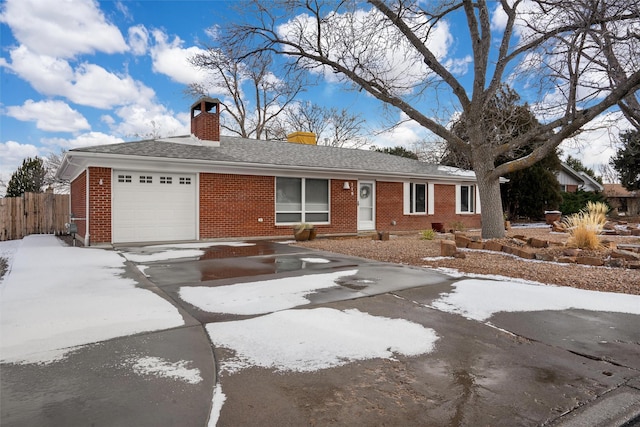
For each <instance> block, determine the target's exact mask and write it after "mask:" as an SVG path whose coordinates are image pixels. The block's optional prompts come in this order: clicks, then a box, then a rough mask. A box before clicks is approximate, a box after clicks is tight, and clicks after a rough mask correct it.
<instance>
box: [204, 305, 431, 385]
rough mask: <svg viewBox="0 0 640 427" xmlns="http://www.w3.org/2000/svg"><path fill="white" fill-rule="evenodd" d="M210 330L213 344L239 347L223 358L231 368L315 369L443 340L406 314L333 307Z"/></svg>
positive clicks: (411, 352)
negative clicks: (391, 315) (404, 316)
mask: <svg viewBox="0 0 640 427" xmlns="http://www.w3.org/2000/svg"><path fill="white" fill-rule="evenodd" d="M207 332H208V333H209V336H210V337H211V341H212V342H213V345H214V346H217V347H224V348H227V349H230V350H233V351H235V356H234V357H233V358H231V359H229V360H223V361H222V364H221V370H222V371H223V372H227V373H234V372H237V371H238V370H241V369H244V368H248V367H251V366H258V367H263V368H268V369H275V370H277V371H295V372H312V371H317V370H320V369H327V368H332V367H336V366H342V365H346V364H347V363H350V362H353V361H357V360H365V359H374V358H383V359H393V357H394V355H395V354H402V355H405V356H418V355H420V354H425V353H429V352H431V351H433V349H434V347H435V342H436V341H437V339H438V336H437V335H436V333H435V331H433V330H432V329H429V328H425V327H424V326H422V325H420V324H417V323H414V322H410V321H408V320H405V319H391V318H387V317H380V316H372V315H370V314H368V313H363V312H361V311H359V310H356V309H351V310H344V311H340V310H336V309H331V308H316V309H310V310H285V311H280V312H277V313H272V314H268V315H265V316H261V317H257V318H253V319H248V320H239V321H233V322H220V323H210V324H208V325H207Z"/></svg>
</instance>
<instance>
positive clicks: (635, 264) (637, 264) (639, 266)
mask: <svg viewBox="0 0 640 427" xmlns="http://www.w3.org/2000/svg"><path fill="white" fill-rule="evenodd" d="M627 268H631V269H633V270H640V261H631V262H628V263H627Z"/></svg>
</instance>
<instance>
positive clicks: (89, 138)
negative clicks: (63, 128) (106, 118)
mask: <svg viewBox="0 0 640 427" xmlns="http://www.w3.org/2000/svg"><path fill="white" fill-rule="evenodd" d="M42 142H43V143H44V144H46V145H49V146H55V147H58V148H61V149H64V150H69V149H72V148H79V147H91V146H95V145H107V144H117V143H120V142H124V140H123V139H122V138H118V137H115V136H113V135H107V134H104V133H102V132H87V133H84V134H82V135H79V136H77V137H75V138H71V139H66V138H43V139H42Z"/></svg>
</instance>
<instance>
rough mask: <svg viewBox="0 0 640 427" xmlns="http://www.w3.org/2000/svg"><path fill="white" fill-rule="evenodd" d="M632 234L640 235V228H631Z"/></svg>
mask: <svg viewBox="0 0 640 427" xmlns="http://www.w3.org/2000/svg"><path fill="white" fill-rule="evenodd" d="M631 235H632V236H640V228H634V229H633V230H631Z"/></svg>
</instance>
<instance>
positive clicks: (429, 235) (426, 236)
mask: <svg viewBox="0 0 640 427" xmlns="http://www.w3.org/2000/svg"><path fill="white" fill-rule="evenodd" d="M420 235H421V237H420V238H421V239H422V240H433V239H435V237H436V232H435V230H433V229H432V228H429V229H428V230H422V231H421V232H420Z"/></svg>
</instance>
